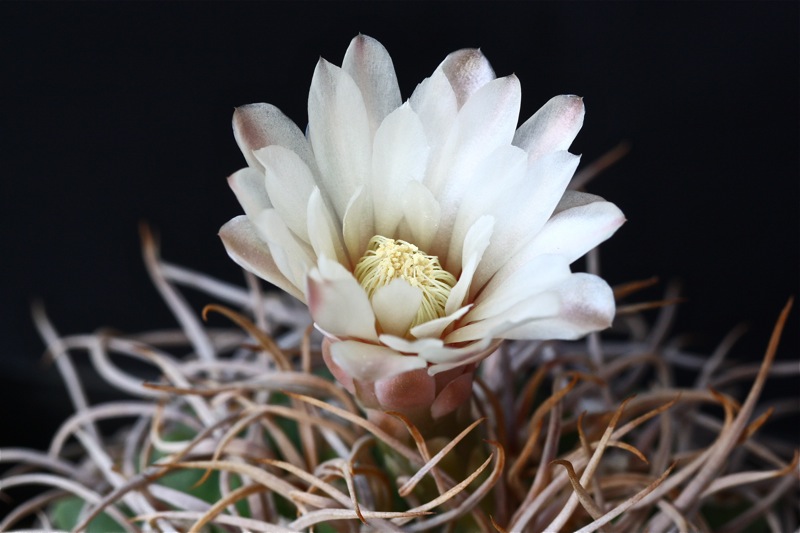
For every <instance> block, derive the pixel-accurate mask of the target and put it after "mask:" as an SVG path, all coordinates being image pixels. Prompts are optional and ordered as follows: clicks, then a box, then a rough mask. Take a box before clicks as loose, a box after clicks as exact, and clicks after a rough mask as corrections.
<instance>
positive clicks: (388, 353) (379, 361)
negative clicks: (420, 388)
mask: <svg viewBox="0 0 800 533" xmlns="http://www.w3.org/2000/svg"><path fill="white" fill-rule="evenodd" d="M331 356H332V358H333V361H334V362H335V363H336V364H337V365H339V366H340V367H341V368H342V369H343V370H344V371H345V372H346V373H347V374H348V375H349V376H351V377H352V378H354V379H357V380H360V381H377V380H379V379H386V378H391V377H392V376H396V375H397V374H402V373H404V372H409V371H411V370H416V369H420V368H425V367H426V366H427V363H426V362H425V361H423V360H422V359H420V358H419V357H413V356H408V355H400V354H398V353H397V352H395V351H394V350H390V349H389V348H384V347H383V346H376V345H374V344H366V343H363V342H358V341H341V342H334V343H332V344H331Z"/></svg>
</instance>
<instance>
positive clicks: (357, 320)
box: [307, 257, 378, 342]
mask: <svg viewBox="0 0 800 533" xmlns="http://www.w3.org/2000/svg"><path fill="white" fill-rule="evenodd" d="M307 294H308V307H309V310H310V311H311V316H312V318H313V319H314V322H316V324H317V326H319V327H320V328H321V329H323V330H324V331H325V332H326V333H328V334H331V335H334V336H336V337H339V338H357V339H364V340H368V341H374V342H377V341H378V334H377V332H376V331H375V314H374V313H373V312H372V306H371V305H370V303H369V300H368V299H367V293H366V292H364V289H363V288H362V287H361V285H359V284H358V281H356V279H355V278H354V277H353V275H352V274H350V272H348V271H347V270H346V269H345V268H344V267H343V266H342V265H340V264H339V263H337V262H335V261H331V260H330V259H327V258H325V257H320V258H319V263H318V268H315V269H313V270H311V272H309V274H308V289H307Z"/></svg>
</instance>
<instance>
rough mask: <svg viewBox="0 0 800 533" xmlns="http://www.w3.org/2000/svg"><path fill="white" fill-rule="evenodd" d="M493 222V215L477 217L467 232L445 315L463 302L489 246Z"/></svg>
mask: <svg viewBox="0 0 800 533" xmlns="http://www.w3.org/2000/svg"><path fill="white" fill-rule="evenodd" d="M494 223H495V219H494V217H490V216H488V215H485V216H482V217H481V218H479V219H478V220H477V221H476V222H475V224H473V225H472V227H471V228H470V229H469V232H467V236H466V238H465V239H464V253H463V259H462V261H461V264H462V269H461V275H460V276H459V277H458V282H456V284H455V286H454V287H453V289H452V290H451V291H450V296H449V297H448V298H447V303H446V304H445V308H444V313H445V315H449V314H451V313H453V312H455V311H456V309H458V308H460V307H461V304H462V303H464V298H466V296H467V293H468V292H469V287H470V284H471V283H472V276H473V275H474V274H475V270H476V269H477V268H478V263H479V262H480V261H481V258H482V257H483V254H484V252H485V251H486V248H487V247H488V246H489V242H490V238H491V237H492V235H493V233H492V230H493V229H494Z"/></svg>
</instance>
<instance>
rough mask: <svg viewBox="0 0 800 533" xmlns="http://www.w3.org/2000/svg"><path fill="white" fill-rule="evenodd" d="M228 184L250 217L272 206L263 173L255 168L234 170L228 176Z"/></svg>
mask: <svg viewBox="0 0 800 533" xmlns="http://www.w3.org/2000/svg"><path fill="white" fill-rule="evenodd" d="M228 186H229V187H230V188H231V190H232V191H233V194H235V195H236V199H237V200H239V205H241V206H242V209H244V212H245V214H246V215H247V216H248V217H250V218H255V217H256V216H258V214H259V213H260V212H261V211H263V210H265V209H269V208H271V207H272V203H270V201H269V196H267V188H266V186H265V184H264V174H263V173H262V172H261V171H259V170H256V169H255V168H251V167H246V168H243V169H241V170H239V171H237V172H234V173H233V174H231V175H230V176H229V177H228Z"/></svg>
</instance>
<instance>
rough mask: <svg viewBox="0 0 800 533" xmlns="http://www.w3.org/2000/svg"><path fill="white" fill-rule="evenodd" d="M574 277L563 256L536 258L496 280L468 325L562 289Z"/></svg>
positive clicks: (485, 292) (479, 298)
mask: <svg viewBox="0 0 800 533" xmlns="http://www.w3.org/2000/svg"><path fill="white" fill-rule="evenodd" d="M499 274H500V273H498V276H499ZM570 275H571V272H570V270H569V262H568V261H567V260H566V258H564V257H563V256H561V255H539V256H535V257H533V258H531V260H530V261H528V262H526V263H525V264H524V265H523V266H522V267H521V268H519V269H517V270H516V271H514V272H511V273H508V275H505V276H502V277H498V276H495V277H494V278H492V279H491V281H489V283H488V284H487V285H486V286H485V287H484V288H483V290H482V291H481V293H480V295H478V298H477V299H476V303H475V307H474V308H473V310H472V311H471V312H470V313H469V315H467V317H466V319H465V322H466V323H470V322H476V321H478V320H483V319H485V318H491V317H493V316H497V315H499V314H500V313H502V312H504V311H505V310H507V309H508V308H510V307H511V306H513V305H516V304H517V303H519V302H520V301H522V300H525V299H528V298H532V297H533V296H535V295H536V294H538V293H540V292H543V291H546V290H549V289H550V288H552V287H555V286H557V285H559V284H560V283H562V282H564V281H565V280H566V279H567V278H568V277H569V276H570Z"/></svg>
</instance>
